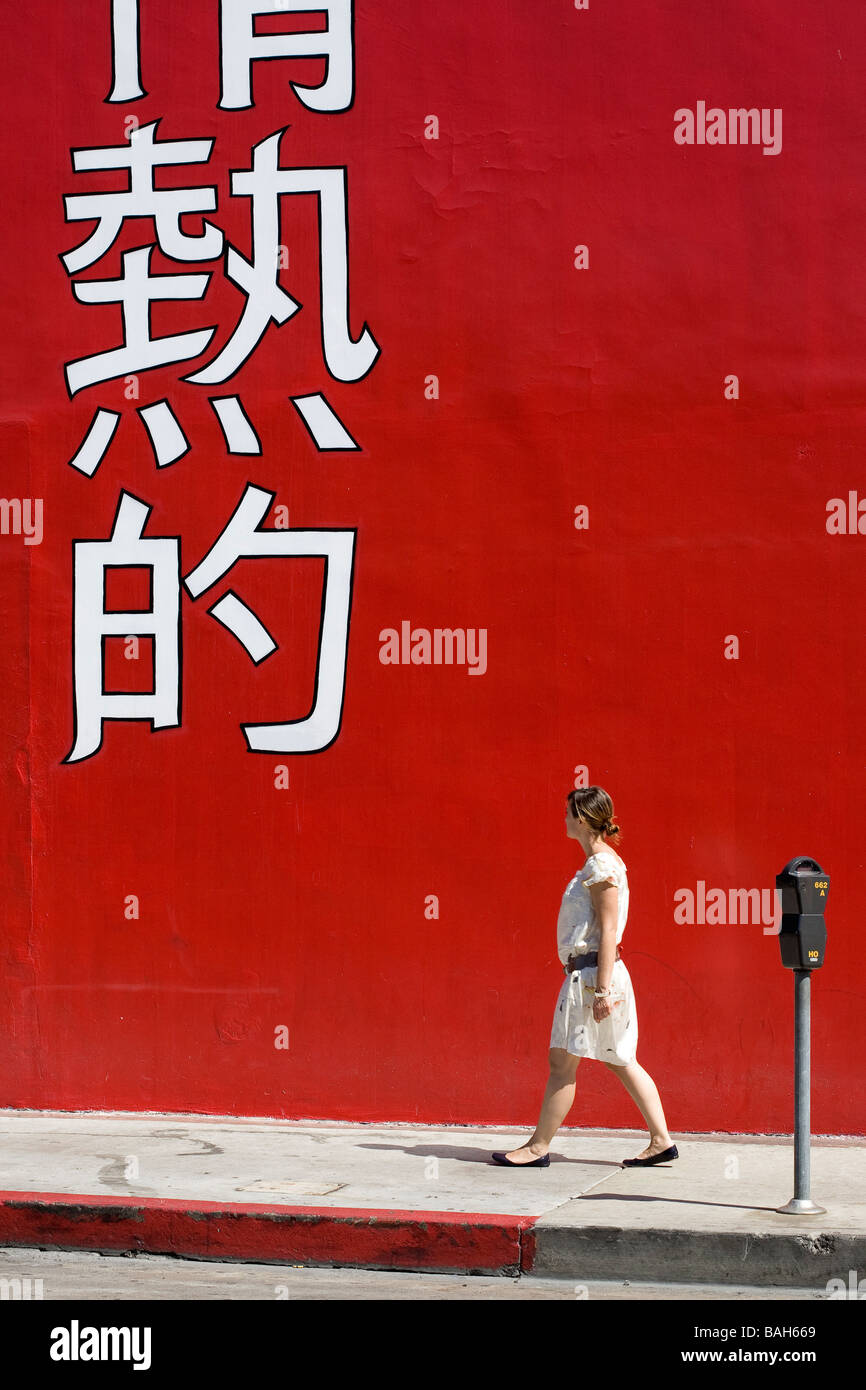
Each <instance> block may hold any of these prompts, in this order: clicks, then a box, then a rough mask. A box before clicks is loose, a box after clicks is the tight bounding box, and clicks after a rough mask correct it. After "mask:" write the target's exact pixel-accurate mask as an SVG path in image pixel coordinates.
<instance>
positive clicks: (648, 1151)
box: [493, 787, 679, 1168]
mask: <svg viewBox="0 0 866 1390" xmlns="http://www.w3.org/2000/svg"><path fill="white" fill-rule="evenodd" d="M565 825H566V833H567V834H568V836H569V838H570V839H572V840H577V841H579V843H580V846H581V848H582V849H583V851H584V853H585V854H586V856H587V859H586V863H585V864H584V865H583V868H582V869H581V870H580V871H579V872H578V873H577V874H575V876H574V878H573V879H572V880H571V882H570V883H569V885H568V887H567V888H566V890H565V893H564V894H563V897H562V906H561V907H560V909H559V920H558V922H557V929H556V934H557V941H558V944H559V959H560V961H561V962H562V964H563V967H564V969H565V972H566V978H565V980H564V982H563V985H562V988H561V989H560V991H559V998H558V999H557V1001H556V1010H555V1012H554V1015H553V1028H552V1029H551V1034H550V1077H549V1079H548V1082H547V1089H546V1091H545V1093H544V1101H543V1102H542V1106H541V1114H540V1116H539V1119H538V1124H537V1125H536V1126H535V1132H534V1134H532V1135H531V1136H530V1138H529V1139H527V1141H526V1143H525V1144H522V1145H521V1146H520V1148H518V1149H512V1150H510V1152H508V1153H495V1154H494V1155H493V1157H494V1159H495V1160H496V1162H497V1163H503V1164H507V1165H508V1166H509V1167H515V1168H516V1167H521V1168H523V1167H535V1168H546V1167H547V1166H548V1165H549V1163H550V1154H549V1149H550V1145H551V1144H552V1142H553V1136H554V1135H555V1134H556V1131H557V1130H558V1129H559V1127H560V1125H561V1124H562V1123H563V1121H564V1119H565V1117H566V1115H567V1114H568V1112H569V1110H570V1109H571V1107H572V1104H573V1103H574V1086H575V1076H576V1074H577V1068H578V1064H579V1062H580V1059H581V1058H582V1057H590V1058H592V1059H593V1060H594V1061H597V1062H603V1063H604V1065H605V1066H606V1067H609V1068H610V1070H611V1071H612V1072H613V1073H614V1075H615V1076H618V1077H619V1079H620V1081H621V1082H622V1084H623V1086H625V1089H626V1090H627V1091H628V1093H629V1095H630V1096H631V1098H632V1100H633V1101H634V1103H635V1105H636V1106H637V1108H638V1110H639V1111H640V1113H641V1114H642V1115H643V1117H644V1120H645V1121H646V1124H647V1128H648V1129H649V1144H648V1145H647V1146H646V1148H645V1149H644V1150H643V1152H642V1153H640V1154H638V1156H637V1157H636V1158H627V1159H624V1160H623V1166H624V1167H634V1168H643V1167H648V1166H649V1165H651V1164H654V1163H667V1162H669V1161H670V1160H671V1159H674V1158H678V1157H679V1154H678V1152H677V1147H676V1144H674V1142H673V1140H672V1139H671V1136H670V1135H669V1134H668V1127H667V1123H666V1122H665V1115H664V1111H663V1110H662V1103H661V1100H660V1099H659V1093H658V1091H657V1090H656V1086H655V1082H654V1081H653V1079H652V1077H651V1076H650V1075H649V1074H648V1073H647V1072H645V1071H644V1069H643V1067H642V1066H640V1064H639V1063H638V1061H637V1056H636V1054H637V1011H636V1008H635V1002H634V993H633V991H632V984H631V977H630V975H629V973H628V970H627V969H626V967H625V962H624V961H623V960H622V958H621V951H620V942H621V941H622V934H623V931H624V930H625V923H626V918H627V916H628V878H627V876H626V867H625V864H624V863H623V862H622V860H621V859H620V857H619V855H618V854H615V853H614V852H613V850H611V849H610V848H609V843H608V842H609V841H610V840H618V839H619V826H618V825H615V824H614V810H613V802H612V801H611V799H610V797H609V796H608V794H607V792H606V791H605V790H604V789H603V788H602V787H586V788H584V789H582V790H578V791H573V792H571V793H570V794H569V797H568V802H567V810H566V817H565Z"/></svg>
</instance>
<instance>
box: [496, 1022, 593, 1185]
mask: <svg viewBox="0 0 866 1390" xmlns="http://www.w3.org/2000/svg"><path fill="white" fill-rule="evenodd" d="M549 1057H550V1075H549V1076H548V1078H547V1088H546V1090H545V1092H544V1100H543V1101H542V1102H541V1114H540V1115H539V1117H538V1124H537V1125H536V1126H535V1132H534V1134H532V1135H531V1136H530V1138H529V1139H527V1141H526V1143H525V1144H522V1145H521V1146H520V1148H519V1149H512V1150H511V1151H510V1153H507V1154H506V1155H505V1157H506V1158H510V1159H511V1162H512V1163H532V1161H533V1159H536V1158H541V1157H542V1156H543V1155H544V1154H546V1153H547V1151H548V1149H549V1148H550V1145H551V1143H552V1142H553V1136H554V1135H555V1133H556V1131H557V1130H558V1129H559V1126H560V1125H561V1124H562V1122H563V1120H564V1119H565V1117H566V1115H567V1114H568V1112H569V1110H570V1109H571V1107H572V1105H573V1104H574V1079H575V1076H576V1075H577V1067H578V1063H579V1062H580V1058H579V1057H575V1056H574V1055H573V1054H572V1053H571V1052H566V1051H565V1049H564V1048H562V1047H552V1048H551V1049H550V1053H549Z"/></svg>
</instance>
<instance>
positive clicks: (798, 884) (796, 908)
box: [776, 854, 830, 970]
mask: <svg viewBox="0 0 866 1390" xmlns="http://www.w3.org/2000/svg"><path fill="white" fill-rule="evenodd" d="M776 888H777V889H779V890H780V892H781V897H782V924H781V926H780V928H779V949H780V950H781V952H782V964H783V965H785V966H787V968H788V969H789V970H817V969H818V967H819V966H820V965H823V964H824V947H825V946H826V944H827V928H826V926H825V925H824V908H825V907H826V905H827V895H828V893H829V892H830V875H829V874H826V873H825V872H824V870H823V869H822V868H821V865H820V864H819V863H818V861H817V859H810V858H809V857H808V856H807V855H803V854H801V855H799V856H798V858H796V859H792V860H791V861H790V862H789V863H788V864H786V865H785V867H784V869H783V870H782V872H781V873H779V874H777V875H776Z"/></svg>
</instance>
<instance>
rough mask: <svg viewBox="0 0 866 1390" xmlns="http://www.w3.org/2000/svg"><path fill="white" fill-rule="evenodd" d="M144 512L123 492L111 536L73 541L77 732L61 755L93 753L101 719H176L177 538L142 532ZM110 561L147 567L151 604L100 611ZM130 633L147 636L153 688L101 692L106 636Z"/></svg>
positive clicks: (170, 722) (164, 723)
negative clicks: (150, 645) (147, 535)
mask: <svg viewBox="0 0 866 1390" xmlns="http://www.w3.org/2000/svg"><path fill="white" fill-rule="evenodd" d="M150 512H151V508H150V507H149V506H148V505H147V503H145V502H141V501H139V499H138V498H137V497H133V496H132V495H131V494H130V493H128V492H122V493H121V494H120V502H119V505H118V508H117V514H116V516H115V518H114V527H113V530H112V533H111V539H110V540H108V541H75V543H74V547H73V566H74V596H73V602H74V610H75V611H74V620H73V621H74V654H73V670H74V680H75V697H74V698H75V737H74V740H73V747H72V751H71V753H69V754H68V755H67V756H66V758H64V760H63V761H64V762H67V763H74V762H80V761H81V760H82V759H83V758H89V757H91V756H92V755H93V754H94V753H96V752H98V750H99V749H100V748H101V747H102V723H103V720H105V719H144V720H150V725H151V728H153V729H164V728H168V727H170V726H176V725H178V724H179V723H180V540H179V538H178V537H177V536H162V537H160V538H159V539H152V538H147V539H145V538H143V537H142V531H143V530H144V526H145V523H146V521H147V518H148V516H149V515H150ZM113 566H121V567H125V568H133V569H148V568H149V569H150V571H151V606H150V608H149V609H143V610H133V611H128V612H106V610H105V571H106V569H107V568H109V567H113ZM130 635H133V636H138V635H142V636H152V638H153V690H152V692H150V693H144V694H111V693H108V694H107V693H106V691H105V682H104V652H103V641H104V638H105V637H107V636H116V637H117V636H120V637H126V636H130Z"/></svg>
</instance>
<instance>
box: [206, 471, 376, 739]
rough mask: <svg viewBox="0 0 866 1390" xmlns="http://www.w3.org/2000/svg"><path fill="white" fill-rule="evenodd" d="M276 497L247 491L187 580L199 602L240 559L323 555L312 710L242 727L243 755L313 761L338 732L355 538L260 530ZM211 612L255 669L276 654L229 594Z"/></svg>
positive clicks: (349, 533) (323, 531)
mask: <svg viewBox="0 0 866 1390" xmlns="http://www.w3.org/2000/svg"><path fill="white" fill-rule="evenodd" d="M275 496H276V494H275V493H273V492H266V491H265V490H264V489H263V488H260V487H255V486H254V485H253V484H252V483H248V484H247V486H246V489H245V491H244V494H243V496H242V497H241V500H240V502H239V503H238V505H237V507H236V508H235V511H234V514H233V515H232V516H231V518H230V519H229V521H228V523H227V524H226V526H225V528H224V530H223V531H222V532H221V534H220V535H219V536H218V537H217V539H216V541H215V542H214V544H213V545H212V547H211V549H210V550H209V551H208V553H207V555H206V556H205V557H204V559H203V560H202V561H201V563H200V564H198V565H196V567H195V569H193V570H192V571H191V572H190V574H188V575H187V576H186V578H185V579H184V584H185V586H186V588H187V590H188V592H189V593H190V594H191V595H192V597H193V598H198V596H199V594H202V593H204V591H205V589H209V588H211V587H212V585H214V584H216V583H217V581H218V580H219V579H222V577H223V575H225V574H227V573H228V571H229V570H230V569H231V568H232V566H233V565H234V564H235V562H236V561H237V560H239V559H241V558H242V557H255V556H258V555H282V556H287V557H288V556H293V555H305V556H306V555H324V556H325V585H324V598H323V602H322V625H321V630H320V632H319V648H318V657H317V661H316V689H315V695H314V699H313V707H312V709H311V710H310V713H309V714H308V715H307V716H306V717H305V718H304V719H294V720H289V721H287V722H285V723H273V724H242V725H241V730H242V732H243V735H244V738H245V739H246V741H247V747H248V748H249V749H250V751H251V752H254V753H317V752H319V751H320V750H321V749H323V748H327V747H328V746H329V745H330V744H331V743H333V741H334V739H335V738H336V737H337V734H338V733H339V730H340V720H341V718H342V712H343V695H344V691H345V684H346V652H347V648H348V642H349V614H350V611H351V604H352V573H353V565H354V554H355V531H354V530H335V529H332V528H326V527H323V528H320V529H319V530H315V531H294V530H289V531H275V530H262V529H261V523H262V521H263V520H264V518H265V516H266V515H267V513H268V510H269V508H270V507H271V505H272V503H273V500H274V497H275ZM227 599H228V601H227V600H226V598H223V599H221V600H220V601H219V603H218V604H214V605H213V607H212V608H211V609H210V610H209V611H210V612H212V613H213V614H214V616H215V617H216V618H218V619H219V621H220V622H221V623H222V624H223V626H225V627H227V628H229V630H230V631H231V632H233V633H234V635H235V636H236V637H237V638H238V640H239V641H241V642H242V643H243V645H244V646H245V647H246V648H247V651H248V652H249V653H250V655H251V656H252V657H253V659H254V660H255V661H256V663H257V664H258V662H259V661H261V660H263V659H264V657H266V656H268V655H269V654H270V652H271V651H273V650H274V647H275V644H274V642H273V639H272V638H271V637H270V634H269V633H268V632H267V631H266V629H264V628H263V627H262V625H261V623H259V621H258V619H257V618H256V617H255V615H254V614H253V613H251V612H250V610H249V609H248V608H247V607H246V605H244V604H242V603H241V602H240V600H238V598H237V595H235V594H233V593H231V592H230V593H229V595H228V596H227Z"/></svg>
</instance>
